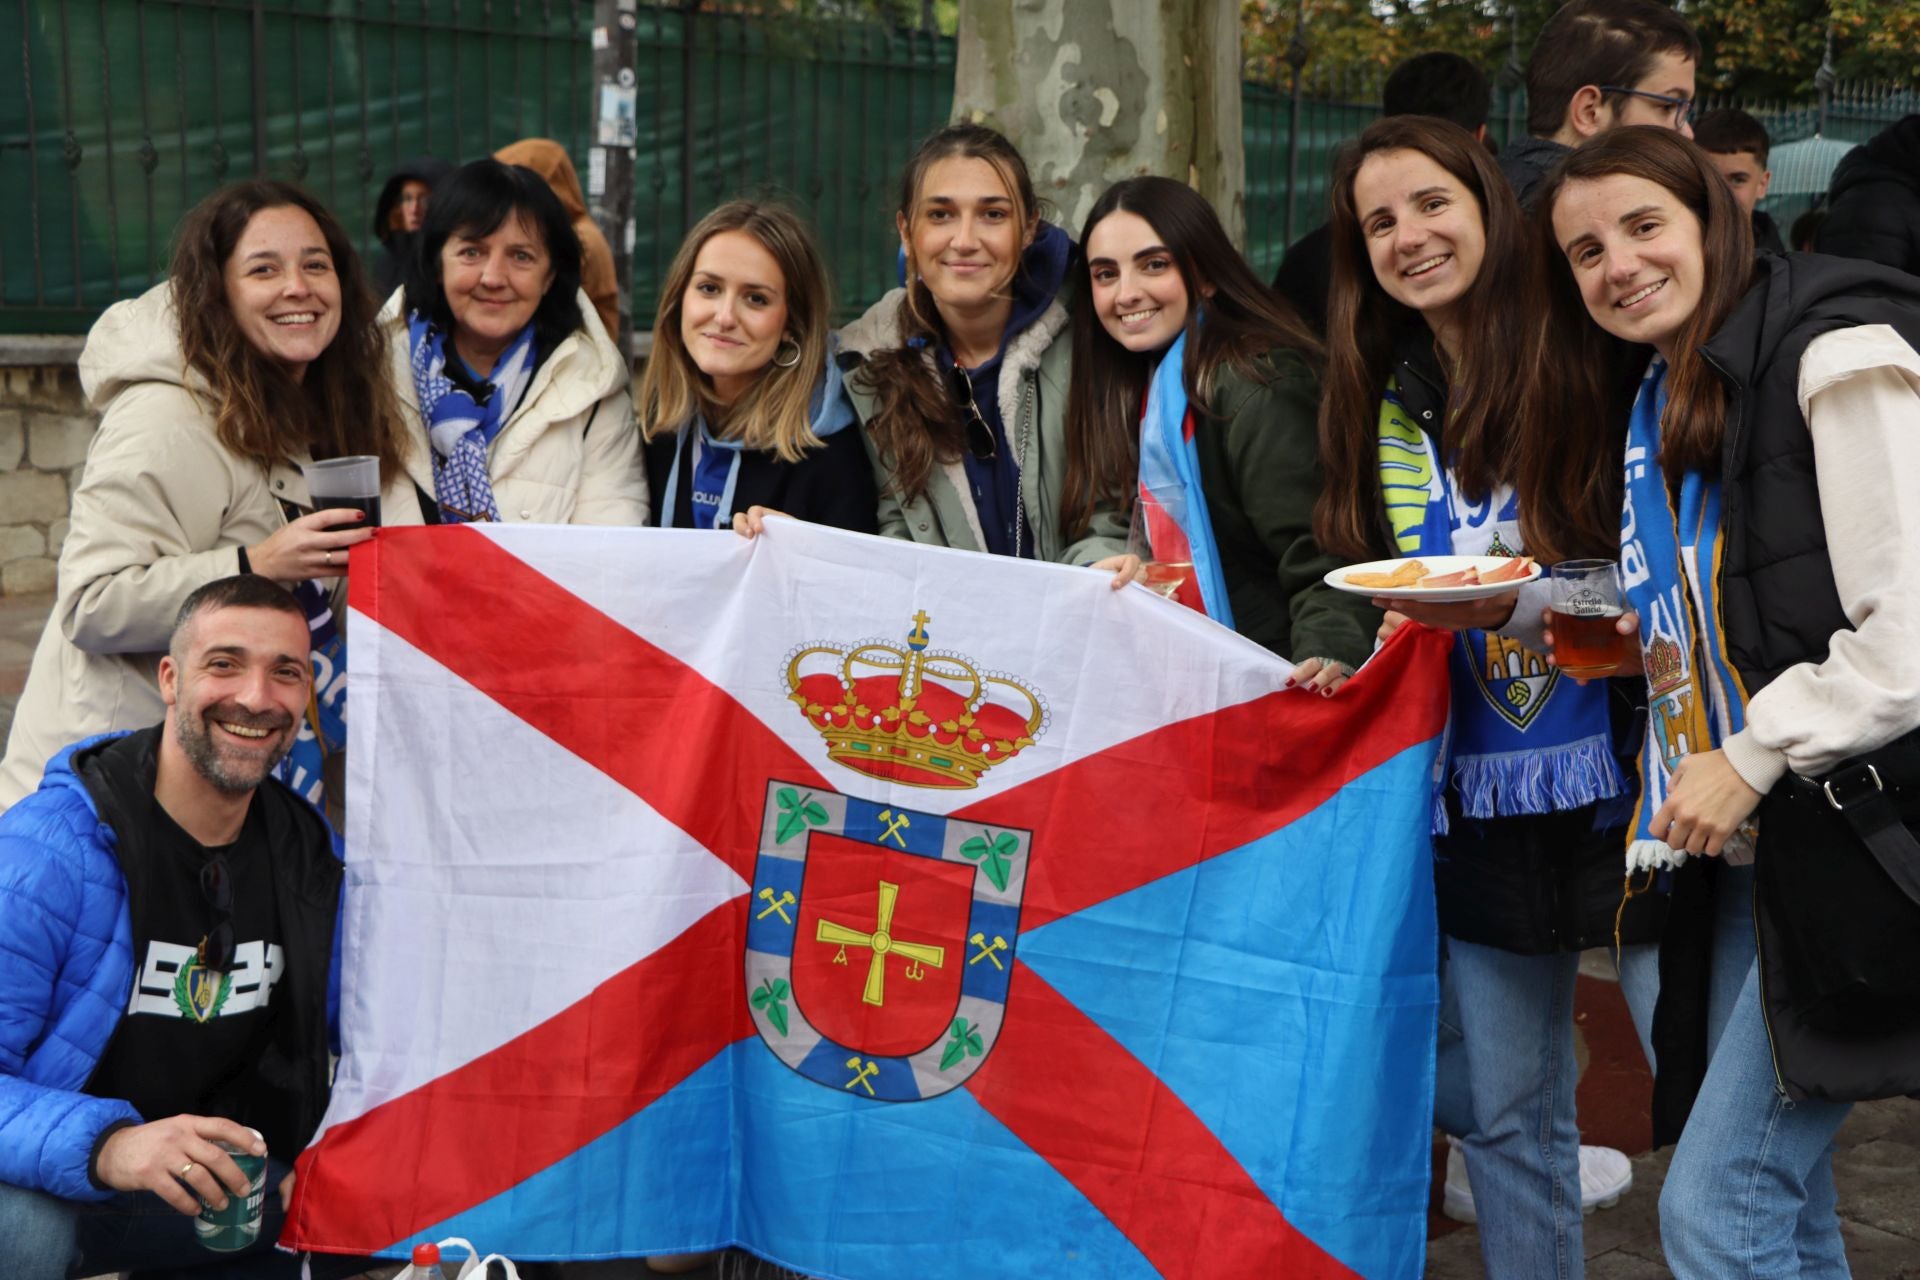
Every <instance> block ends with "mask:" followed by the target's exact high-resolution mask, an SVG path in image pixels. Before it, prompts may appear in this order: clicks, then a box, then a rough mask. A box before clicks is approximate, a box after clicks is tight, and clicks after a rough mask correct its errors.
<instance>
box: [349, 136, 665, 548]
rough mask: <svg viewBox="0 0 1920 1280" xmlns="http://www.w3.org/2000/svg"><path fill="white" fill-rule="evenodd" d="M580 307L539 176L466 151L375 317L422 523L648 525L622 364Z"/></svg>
mask: <svg viewBox="0 0 1920 1280" xmlns="http://www.w3.org/2000/svg"><path fill="white" fill-rule="evenodd" d="M590 310H591V304H590V303H589V301H588V299H587V297H586V294H585V293H584V292H583V291H582V290H581V288H580V240H579V238H578V237H577V236H576V235H575V234H574V231H573V226H572V223H571V221H570V219H569V218H568V215H567V211H566V209H565V207H564V206H563V205H562V204H561V203H560V200H559V198H558V197H557V196H555V195H554V194H553V191H552V189H551V188H550V187H548V186H547V184H546V181H545V180H544V179H542V178H541V177H540V175H538V174H536V173H534V172H533V171H532V170H531V169H525V168H521V167H520V166H517V165H507V164H502V163H500V162H499V161H498V160H491V159H489V160H476V161H474V162H473V163H471V164H468V165H465V166H463V167H461V168H460V169H457V170H455V171H454V173H453V174H452V176H450V177H448V178H447V179H446V180H445V181H444V182H443V183H441V185H439V186H437V187H435V188H434V192H433V200H432V203H431V204H429V205H428V207H427V218H426V223H425V225H424V226H423V227H422V229H421V232H420V248H419V252H418V253H417V254H416V255H415V256H414V258H413V260H412V263H411V264H410V266H409V268H408V277H407V282H406V284H405V286H404V287H403V288H402V289H401V290H399V291H398V292H396V293H395V294H394V295H393V297H391V298H389V299H388V301H387V305H386V307H385V309H384V310H382V312H381V313H380V319H381V322H382V324H383V326H384V328H385V333H386V338H387V343H388V353H389V365H390V368H391V369H392V373H393V379H394V383H395V385H396V387H397V389H398V391H399V396H400V402H401V417H402V419H403V421H404V422H405V423H406V425H407V427H408V428H409V430H410V432H411V433H412V435H413V438H414V440H415V443H416V448H415V449H414V450H413V452H412V454H411V455H410V456H409V458H408V475H409V477H410V478H411V479H412V481H413V483H414V486H415V488H416V489H417V492H418V495H419V498H420V499H421V505H422V508H423V509H424V510H425V512H426V516H427V519H428V520H429V521H430V522H436V523H437V522H440V521H448V522H457V521H469V520H510V521H537V522H540V523H545V524H643V523H645V522H646V518H647V480H646V475H645V473H644V472H643V471H642V470H641V466H640V441H639V436H638V434H637V433H636V432H635V431H634V423H633V399H632V395H631V393H630V392H629V390H628V386H629V382H630V374H629V371H628V368H627V362H626V360H625V358H624V357H623V356H622V355H621V354H620V350H619V348H617V347H616V346H614V344H613V340H612V339H611V338H609V337H608V336H607V334H606V331H605V330H604V329H603V328H602V327H601V326H600V325H599V324H598V322H595V323H593V324H591V325H589V324H588V323H587V321H586V319H585V315H586V313H587V312H588V311H590Z"/></svg>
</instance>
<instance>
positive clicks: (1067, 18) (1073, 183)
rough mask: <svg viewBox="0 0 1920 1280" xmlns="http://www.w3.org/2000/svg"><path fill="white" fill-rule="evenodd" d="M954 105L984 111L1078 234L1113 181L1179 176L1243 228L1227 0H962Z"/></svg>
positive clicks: (1236, 13) (1237, 229)
mask: <svg viewBox="0 0 1920 1280" xmlns="http://www.w3.org/2000/svg"><path fill="white" fill-rule="evenodd" d="M953 79H954V85H953V88H954V94H953V113H954V118H955V119H957V120H959V119H965V120H975V121H979V122H981V123H984V124H990V125H992V126H993V127H995V128H997V129H999V130H1000V131H1001V132H1003V133H1005V134H1006V135H1007V136H1008V137H1009V138H1011V139H1012V140H1013V141H1014V143H1015V145H1017V146H1018V147H1019V148H1020V151H1021V154H1023V155H1024V156H1026V158H1027V165H1028V167H1029V168H1030V169H1032V171H1033V180H1034V185H1035V186H1036V187H1037V188H1038V189H1039V192H1040V194H1041V195H1042V196H1044V197H1045V198H1046V199H1048V200H1049V201H1051V202H1052V203H1053V205H1054V207H1055V209H1056V210H1057V211H1058V217H1059V219H1060V220H1061V222H1062V223H1063V224H1064V225H1065V226H1066V228H1067V230H1068V231H1070V232H1072V233H1073V234H1074V235H1075V236H1076V237H1077V236H1078V235H1079V234H1080V222H1081V220H1082V219H1083V218H1084V217H1085V216H1086V213H1087V210H1088V209H1090V208H1091V207H1092V206H1093V202H1094V201H1095V200H1096V199H1098V198H1099V196H1100V193H1101V192H1102V191H1104V190H1106V188H1107V186H1108V185H1109V184H1111V183H1113V182H1114V181H1116V180H1118V179H1120V178H1125V177H1130V176H1132V175H1134V174H1138V173H1159V174H1165V175H1166V176H1168V177H1172V178H1179V179H1182V180H1183V181H1185V182H1186V183H1187V184H1188V185H1189V186H1191V187H1193V188H1194V189H1195V190H1196V191H1198V192H1199V193H1200V194H1201V195H1203V196H1205V197H1207V199H1208V200H1210V201H1212V202H1213V206H1214V208H1216V209H1218V210H1219V212H1220V220H1221V221H1222V222H1223V223H1224V224H1225V225H1226V228H1227V232H1228V234H1229V235H1231V236H1232V237H1233V238H1234V240H1235V241H1236V242H1239V241H1240V240H1241V239H1242V235H1243V229H1244V227H1245V223H1246V219H1245V210H1244V200H1245V189H1246V158H1245V151H1244V148H1243V144H1242V141H1241V136H1240V6H1239V4H1238V2H1237V0H960V26H959V52H958V57H957V61H956V65H955V67H954V77H953Z"/></svg>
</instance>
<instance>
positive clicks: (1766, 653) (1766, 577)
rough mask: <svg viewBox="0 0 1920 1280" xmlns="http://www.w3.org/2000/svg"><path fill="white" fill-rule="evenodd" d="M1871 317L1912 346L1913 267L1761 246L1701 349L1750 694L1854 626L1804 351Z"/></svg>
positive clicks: (1734, 644)
mask: <svg viewBox="0 0 1920 1280" xmlns="http://www.w3.org/2000/svg"><path fill="white" fill-rule="evenodd" d="M1868 324H1884V325H1890V326H1892V328H1893V329H1894V330H1895V331H1896V332H1898V333H1899V334H1900V336H1901V337H1903V338H1905V339H1906V340H1907V342H1908V343H1909V344H1911V345H1912V346H1914V347H1915V348H1916V349H1920V278H1917V277H1914V276H1910V275H1907V274H1906V273H1905V272H1902V271H1895V270H1893V269H1892V268H1890V267H1883V266H1879V265H1878V264H1876V263H1871V262H1863V261H1857V260H1854V259H1851V258H1830V257H1825V256H1822V255H1819V254H1804V253H1790V254H1767V255H1763V256H1762V257H1761V259H1760V265H1759V272H1758V279H1757V282H1756V283H1755V284H1754V286H1753V287H1752V289H1750V290H1749V291H1748V292H1747V296H1746V297H1745V298H1743V299H1742V300H1741V302H1740V305H1739V306H1738V307H1736V308H1735V309H1734V312H1733V314H1732V315H1731V316H1730V317H1728V319H1727V322H1726V323H1725V324H1724V325H1722V326H1721V327H1720V330H1719V332H1717V333H1715V334H1714V336H1713V338H1712V340H1711V341H1709V342H1708V343H1707V345H1706V346H1705V347H1703V348H1702V349H1701V351H1702V354H1703V355H1705V356H1706V358H1707V360H1708V362H1709V363H1711V364H1712V366H1713V367H1714V368H1715V369H1716V370H1717V371H1718V372H1719V373H1720V376H1721V377H1722V378H1723V379H1724V380H1725V381H1726V384H1727V436H1726V443H1725V445H1724V448H1723V454H1722V476H1723V479H1724V506H1723V509H1722V521H1721V523H1722V527H1723V529H1724V535H1723V543H1724V547H1725V551H1724V556H1723V559H1722V561H1721V573H1720V595H1721V601H1722V605H1721V612H1722V616H1723V618H1724V619H1725V625H1726V638H1727V650H1728V656H1729V657H1730V658H1731V659H1732V662H1733V666H1734V668H1735V670H1737V671H1738V672H1739V673H1740V678H1741V680H1742V682H1743V683H1744V684H1745V685H1746V689H1747V693H1748V694H1749V695H1751V694H1753V693H1755V692H1757V691H1759V690H1760V689H1762V688H1764V687H1766V685H1768V684H1769V683H1771V682H1772V681H1773V679H1774V678H1775V677H1776V676H1778V675H1779V674H1780V673H1781V672H1782V671H1785V670H1786V669H1787V668H1788V667H1791V666H1793V665H1795V664H1796V663H1801V662H1816V663H1817V662H1822V661H1825V660H1826V657H1827V646H1828V643H1829V642H1830V641H1831V640H1832V638H1833V636H1834V633H1835V632H1839V631H1850V630H1852V628H1853V624H1852V623H1850V622H1849V621H1848V620H1847V615H1846V613H1845V612H1844V611H1843V610H1842V609H1841V607H1840V597H1839V594H1838V592H1837V591H1836V590H1835V589H1834V584H1833V566H1832V563H1831V562H1830V561H1829V560H1828V558H1827V535H1826V528H1825V526H1824V524H1823V523H1822V521H1821V517H1820V493H1819V487H1818V485H1817V483H1816V480H1815V476H1814V466H1813V436H1812V434H1811V433H1810V432H1809V431H1808V429H1807V423H1806V419H1805V418H1803V417H1802V416H1801V414H1800V403H1799V383H1800V357H1801V355H1802V354H1804V353H1805V351H1806V349H1807V344H1809V343H1810V342H1812V341H1813V340H1814V339H1815V338H1817V337H1819V336H1820V335H1821V334H1823V333H1826V332H1828V331H1829V330H1833V329H1844V328H1849V327H1851V326H1854V325H1868ZM1910 425H1911V426H1912V427H1913V429H1914V430H1916V431H1920V422H1916V423H1913V424H1910Z"/></svg>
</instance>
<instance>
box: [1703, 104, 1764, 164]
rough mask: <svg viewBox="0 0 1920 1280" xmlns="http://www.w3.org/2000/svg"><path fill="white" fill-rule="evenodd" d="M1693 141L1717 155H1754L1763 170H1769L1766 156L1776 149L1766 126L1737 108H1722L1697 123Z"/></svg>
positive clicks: (1707, 114) (1709, 113)
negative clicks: (1743, 153)
mask: <svg viewBox="0 0 1920 1280" xmlns="http://www.w3.org/2000/svg"><path fill="white" fill-rule="evenodd" d="M1693 140H1694V141H1695V142H1697V143H1699V144H1700V146H1701V148H1702V149H1704V150H1707V151H1711V152H1713V153H1714V154H1715V155H1722V156H1730V155H1732V154H1733V153H1734V152H1736V151H1751V152H1753V157H1754V159H1756V160H1758V161H1759V162H1760V167H1761V168H1762V169H1764V168H1766V167H1767V153H1768V152H1769V151H1770V150H1772V148H1773V139H1772V138H1769V137H1768V136H1767V126H1765V125H1763V124H1761V123H1760V122H1759V121H1758V120H1756V119H1754V118H1753V117H1752V116H1750V115H1748V114H1747V113H1746V112H1744V111H1742V110H1740V108H1738V107H1719V108H1716V109H1715V110H1712V111H1709V112H1707V113H1706V114H1705V115H1703V116H1701V117H1700V118H1699V119H1697V120H1695V121H1694V122H1693Z"/></svg>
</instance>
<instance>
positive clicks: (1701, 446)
mask: <svg viewBox="0 0 1920 1280" xmlns="http://www.w3.org/2000/svg"><path fill="white" fill-rule="evenodd" d="M1614 174H1624V175H1626V176H1628V177H1633V178H1641V179H1644V180H1646V181H1648V182H1651V183H1653V184H1655V185H1656V186H1659V187H1663V188H1665V189H1666V190H1667V191H1669V192H1671V193H1672V194H1673V197H1674V199H1676V200H1678V201H1679V202H1680V203H1681V204H1682V205H1684V206H1685V207H1686V208H1687V210H1688V211H1689V212H1690V213H1692V215H1693V216H1694V217H1695V218H1696V219H1698V220H1699V223H1700V241H1701V251H1702V252H1701V257H1702V259H1703V261H1702V265H1701V293H1700V302H1699V304H1698V305H1697V306H1696V307H1695V308H1694V310H1693V314H1692V315H1690V316H1689V317H1687V321H1686V323H1685V324H1684V325H1683V326H1682V327H1681V330H1680V333H1679V335H1678V336H1677V337H1676V338H1675V340H1674V342H1673V344H1672V345H1673V352H1674V360H1673V365H1672V368H1671V369H1670V370H1669V372H1668V375H1667V408H1666V412H1665V414H1664V415H1663V417H1662V419H1661V428H1660V439H1661V447H1660V464H1661V467H1662V468H1663V469H1664V470H1665V472H1666V475H1667V478H1668V480H1669V481H1670V482H1672V483H1675V484H1677V483H1679V480H1680V476H1681V475H1682V473H1684V472H1687V471H1700V472H1704V473H1705V474H1708V475H1716V474H1718V473H1719V470H1720V445H1721V442H1722V440H1723V439H1724V438H1725V435H1726V414H1727V392H1726V387H1725V385H1724V384H1723V383H1722V382H1721V380H1720V376H1719V375H1718V374H1717V373H1715V372H1714V370H1713V369H1712V367H1711V366H1709V365H1708V364H1707V361H1706V359H1705V357H1703V356H1702V355H1701V354H1700V348H1701V347H1703V346H1705V345H1706V342H1707V340H1708V339H1709V338H1711V337H1712V336H1713V335H1714V333H1715V332H1716V331H1717V330H1718V329H1719V328H1720V326H1721V325H1722V324H1724V323H1725V322H1726V319H1727V317H1728V316H1729V315H1731V314H1732V313H1733V309H1734V308H1735V307H1736V306H1738V305H1739V303H1740V299H1741V298H1742V297H1744V296H1745V295H1746V292H1747V289H1748V287H1749V286H1750V285H1751V284H1752V283H1753V273H1754V258H1753V224H1752V222H1751V221H1750V220H1749V219H1748V218H1747V217H1746V215H1744V214H1742V213H1741V212H1740V207H1739V206H1738V205H1737V204H1735V203H1734V200H1733V193H1732V192H1731V191H1730V190H1729V189H1728V187H1727V184H1726V182H1725V181H1724V180H1723V179H1722V178H1721V177H1720V174H1719V171H1718V170H1716V169H1715V168H1714V167H1713V161H1712V160H1710V159H1708V157H1707V153H1706V152H1704V151H1702V150H1701V149H1700V148H1699V147H1697V146H1695V145H1694V144H1693V143H1692V142H1689V141H1688V140H1687V139H1685V138H1683V137H1681V136H1680V135H1679V134H1677V133H1675V132H1674V131H1673V130H1671V129H1663V128H1657V127H1655V126H1652V125H1633V126H1630V127H1626V128H1620V129H1614V130H1611V131H1609V132H1608V133H1605V134H1603V135H1601V136H1600V137H1599V138H1596V139H1594V140H1593V141H1592V142H1589V143H1587V144H1586V145H1585V146H1583V147H1581V148H1579V149H1578V150H1577V151H1574V152H1573V153H1571V154H1570V155H1568V156H1567V157H1566V158H1565V159H1564V160H1562V161H1561V163H1560V167H1559V168H1557V169H1556V170H1554V172H1553V174H1552V175H1551V176H1550V177H1548V179H1547V181H1546V183H1545V185H1543V186H1542V187H1541V188H1540V194H1539V203H1538V205H1537V206H1536V207H1535V213H1534V221H1535V225H1536V229H1537V232H1538V239H1539V246H1540V254H1541V256H1542V258H1543V259H1544V260H1547V261H1549V262H1551V263H1552V264H1553V265H1551V266H1550V267H1549V269H1548V280H1549V288H1548V306H1549V312H1550V317H1551V319H1550V324H1549V330H1550V337H1549V341H1550V342H1551V343H1552V348H1553V350H1554V352H1555V353H1556V355H1557V356H1558V357H1559V359H1560V361H1561V362H1562V363H1564V364H1565V365H1566V366H1567V367H1569V368H1570V369H1573V370H1577V371H1578V372H1579V373H1580V374H1581V375H1582V376H1583V377H1584V378H1585V379H1586V380H1587V381H1586V385H1585V386H1584V387H1583V388H1581V387H1576V388H1574V390H1573V394H1571V395H1570V396H1569V398H1568V399H1567V401H1566V402H1565V405H1564V410H1565V412H1564V413H1563V414H1562V415H1561V417H1560V420H1561V421H1562V423H1563V427H1562V430H1561V433H1560V435H1561V438H1560V440H1559V441H1558V443H1557V446H1556V448H1554V449H1553V450H1552V451H1550V452H1543V453H1541V454H1540V455H1539V456H1537V457H1531V458H1523V459H1522V462H1523V478H1522V492H1521V504H1520V510H1521V516H1522V519H1523V520H1525V519H1527V518H1528V517H1529V516H1530V517H1531V519H1532V521H1533V522H1534V525H1533V528H1532V529H1530V530H1529V531H1528V532H1527V538H1528V545H1529V547H1532V546H1535V545H1538V546H1540V547H1541V548H1542V549H1543V550H1551V551H1557V552H1560V553H1563V554H1571V553H1576V552H1577V551H1587V550H1590V549H1591V550H1600V549H1602V548H1603V547H1604V549H1605V552H1606V554H1607V555H1609V556H1611V555H1613V554H1615V553H1617V551H1618V549H1619V533H1620V484H1621V479H1620V474H1619V471H1620V469H1619V466H1618V465H1617V462H1618V459H1619V456H1620V444H1619V437H1620V436H1621V433H1622V427H1623V423H1622V422H1621V421H1620V413H1619V409H1620V408H1621V405H1620V404H1619V403H1618V400H1619V397H1617V396H1610V395H1609V394H1608V388H1607V387H1606V386H1605V385H1604V380H1605V378H1606V376H1607V372H1608V370H1609V369H1610V368H1611V367H1612V366H1614V365H1615V364H1617V363H1618V357H1619V352H1620V343H1619V342H1618V341H1617V340H1616V339H1614V338H1612V337H1611V336H1610V335H1608V334H1607V333H1606V331H1605V330H1603V329H1601V328H1600V326H1599V325H1598V324H1597V323H1596V322H1595V321H1594V319H1593V317H1592V315H1591V314H1590V313H1589V312H1588V311H1587V306H1586V303H1585V301H1584V300H1582V298H1581V296H1580V287H1579V285H1578V284H1577V283H1576V282H1575V280H1574V278H1573V269H1572V267H1571V266H1570V265H1569V263H1568V262H1567V258H1566V254H1565V252H1564V251H1563V250H1562V248H1561V246H1560V243H1559V238H1558V237H1557V236H1556V235H1555V234H1554V229H1553V207H1554V203H1555V202H1556V201H1557V200H1558V199H1559V197H1560V195H1561V193H1562V192H1564V191H1565V190H1566V188H1567V185H1568V184H1569V183H1573V182H1590V181H1594V180H1596V179H1599V178H1605V177H1609V176H1612V175H1614ZM1610 402H1612V403H1610ZM1583 469H1605V470H1609V471H1610V472H1611V474H1610V475H1608V476H1607V477H1606V478H1605V479H1606V482H1607V484H1606V491H1605V492H1602V491H1601V486H1600V485H1599V484H1598V483H1594V484H1589V485H1587V486H1584V487H1583V488H1582V490H1581V492H1579V493H1577V494H1576V493H1571V492H1564V491H1563V492H1560V493H1558V494H1556V492H1555V489H1556V485H1558V486H1560V487H1561V488H1562V489H1563V490H1564V489H1565V488H1567V487H1568V483H1569V477H1568V475H1567V474H1566V473H1570V472H1577V471H1580V470H1583ZM1555 473H1560V474H1558V475H1556V474H1555ZM1530 499H1531V500H1530ZM1596 535H1600V536H1596Z"/></svg>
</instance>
